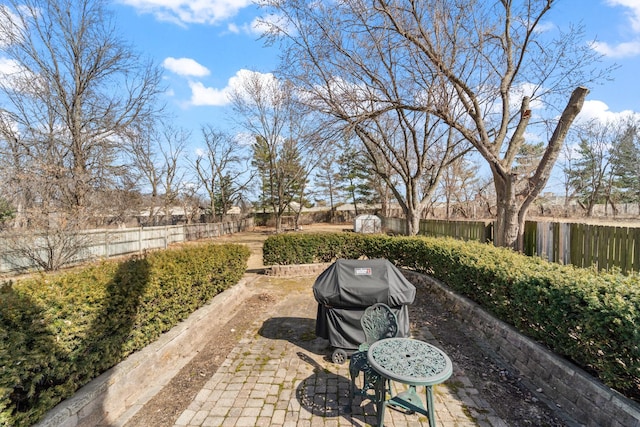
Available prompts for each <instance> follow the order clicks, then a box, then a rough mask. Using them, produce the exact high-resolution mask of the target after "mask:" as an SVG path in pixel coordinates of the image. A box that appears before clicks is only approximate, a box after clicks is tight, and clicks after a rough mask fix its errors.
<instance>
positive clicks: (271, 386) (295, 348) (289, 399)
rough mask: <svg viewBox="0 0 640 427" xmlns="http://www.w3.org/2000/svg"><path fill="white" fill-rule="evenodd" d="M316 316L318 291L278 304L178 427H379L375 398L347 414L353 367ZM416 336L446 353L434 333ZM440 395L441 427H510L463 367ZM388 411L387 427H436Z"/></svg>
mask: <svg viewBox="0 0 640 427" xmlns="http://www.w3.org/2000/svg"><path fill="white" fill-rule="evenodd" d="M301 280H302V279H301ZM305 280H306V281H310V280H311V283H312V279H309V278H307V279H305ZM258 282H259V281H258ZM256 286H259V284H257V285H256ZM315 314H316V303H315V300H314V299H313V295H312V293H311V287H310V286H307V287H306V288H304V289H303V290H299V291H296V292H293V293H288V294H287V296H286V298H284V299H283V300H281V301H278V302H276V303H274V305H273V306H272V308H271V310H270V312H269V313H268V316H267V318H266V319H257V320H256V321H255V323H254V324H253V326H252V327H251V328H250V329H249V330H248V331H247V332H246V333H245V335H244V337H243V338H242V339H241V340H240V341H239V342H238V344H237V346H236V347H235V348H234V349H233V351H232V352H231V353H230V354H229V355H228V357H227V359H226V360H225V362H224V363H223V364H222V365H221V367H220V369H218V371H217V372H216V373H215V374H214V375H213V376H212V377H211V378H210V379H209V381H208V382H207V383H206V385H205V386H204V387H203V388H202V389H201V390H200V392H199V393H198V394H197V396H196V398H195V399H194V401H193V402H192V404H191V405H190V406H189V407H188V408H187V409H186V410H185V411H184V412H183V413H182V414H181V415H180V417H179V418H178V420H177V421H176V423H175V426H181V427H195V426H366V425H375V424H376V415H375V407H374V405H373V404H372V402H371V401H370V400H369V399H361V398H360V397H356V400H355V402H354V407H353V408H352V411H351V413H349V411H348V410H347V407H348V391H349V372H348V363H345V364H343V365H336V364H334V363H332V362H331V361H330V360H329V358H328V357H327V356H328V355H329V354H330V350H329V348H327V346H328V342H327V341H326V340H324V339H321V338H316V337H315V334H314V330H315ZM412 334H413V336H414V337H417V338H420V339H424V340H425V341H427V342H430V343H431V344H434V345H436V346H438V342H437V341H436V340H434V339H433V336H432V335H431V334H430V333H429V331H428V330H426V329H423V330H421V331H412ZM434 389H435V410H436V419H437V424H438V426H443V427H453V426H459V427H463V426H506V423H504V421H503V420H501V419H500V418H498V417H497V416H496V415H495V413H494V412H493V410H492V408H491V406H490V405H489V404H488V403H487V402H486V401H484V400H483V399H482V397H481V396H480V394H479V393H478V391H477V390H476V389H475V388H474V387H473V385H472V384H471V382H470V381H469V380H468V379H467V378H466V377H464V376H463V375H461V374H460V372H459V371H458V370H457V369H456V367H455V361H454V374H453V376H452V377H451V378H450V379H449V380H448V381H447V382H446V383H444V384H441V385H438V386H436V387H435V388H434ZM387 411H388V412H387V414H386V420H385V421H386V422H385V425H386V426H403V427H404V426H423V425H424V426H427V425H429V423H428V420H427V418H426V417H424V416H422V415H416V414H405V413H402V412H400V411H396V410H392V409H388V410H387Z"/></svg>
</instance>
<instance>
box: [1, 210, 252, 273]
mask: <svg viewBox="0 0 640 427" xmlns="http://www.w3.org/2000/svg"><path fill="white" fill-rule="evenodd" d="M251 227H253V218H246V219H243V220H240V221H231V222H224V223H214V224H184V225H170V226H161V227H137V228H123V229H101V230H87V231H86V232H83V233H82V234H81V236H82V238H81V241H82V245H83V247H82V250H81V251H79V254H78V256H76V257H75V258H74V259H73V261H72V263H71V264H80V263H82V262H87V261H92V260H95V259H103V258H110V257H116V256H120V255H127V254H133V253H142V252H144V251H147V250H153V249H166V248H167V247H168V246H169V245H170V244H172V243H179V242H186V241H193V240H199V239H209V238H213V237H219V236H222V235H225V234H231V233H236V232H239V231H243V230H246V229H247V228H251ZM35 241H37V236H36V239H35ZM45 250H46V248H43V249H42V251H45ZM34 267H35V265H32V264H31V262H30V261H29V260H27V259H24V258H18V257H17V255H16V254H15V253H14V252H12V251H11V249H10V245H9V244H8V243H7V242H4V241H3V240H2V239H0V274H2V273H12V272H15V271H19V270H29V269H32V268H34Z"/></svg>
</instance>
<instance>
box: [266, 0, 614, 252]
mask: <svg viewBox="0 0 640 427" xmlns="http://www.w3.org/2000/svg"><path fill="white" fill-rule="evenodd" d="M555 3H556V1H555V0H519V1H509V2H505V1H498V0H494V1H484V0H470V1H464V2H461V1H457V0H420V1H417V0H373V1H372V2H364V1H361V0H345V1H342V2H339V3H331V4H324V3H321V2H305V1H300V0H274V1H270V0H265V2H264V5H265V6H266V7H267V8H268V9H269V10H270V11H273V12H275V13H277V14H278V15H279V16H281V17H282V19H281V20H279V21H277V22H275V23H273V22H274V21H271V22H272V24H271V26H270V33H269V34H270V35H271V36H273V37H274V40H276V39H280V40H282V41H284V43H285V44H286V48H285V49H283V50H284V51H285V54H284V60H285V63H286V64H287V69H286V72H288V74H291V75H292V76H291V77H290V78H292V79H294V81H295V82H296V84H297V85H304V86H305V87H306V88H307V89H308V90H309V92H310V93H313V94H314V95H315V96H317V97H319V98H320V100H321V101H322V104H323V105H325V106H327V111H326V112H327V113H329V114H332V115H334V116H337V117H339V118H340V119H343V120H344V119H347V120H352V121H353V120H355V121H356V122H357V123H360V122H361V121H362V120H365V119H369V118H372V117H376V116H380V115H382V114H383V113H386V112H389V111H391V110H396V111H417V112H421V113H424V114H428V115H431V116H433V117H435V118H437V119H438V120H440V121H441V122H442V123H443V124H444V125H446V126H449V127H451V128H452V129H455V131H456V132H457V133H459V134H460V135H462V136H463V137H464V138H465V139H466V140H467V141H468V142H469V143H470V144H472V145H473V146H474V147H475V149H476V150H477V151H478V152H479V153H480V154H481V156H482V157H483V158H484V159H485V161H486V162H487V165H488V166H489V168H490V170H491V172H492V174H493V178H494V186H495V190H496V195H497V202H498V206H497V207H498V209H497V218H496V229H495V243H496V244H498V245H500V246H509V247H513V248H519V247H520V245H521V243H522V242H521V237H522V232H523V225H524V219H525V216H526V213H527V210H528V208H529V206H530V204H531V203H532V202H533V200H534V199H535V198H536V197H537V195H538V194H539V193H540V191H542V189H543V188H544V186H545V185H546V183H547V181H548V179H549V175H550V173H551V169H552V167H553V165H554V163H555V161H556V159H557V157H558V153H559V151H560V150H561V147H562V144H563V142H564V139H565V137H566V134H567V131H568V129H569V127H570V126H571V124H572V122H573V121H574V119H575V117H576V116H577V115H578V113H579V112H580V110H581V108H582V103H583V102H584V99H585V97H586V95H587V93H588V90H587V89H586V88H585V87H584V86H586V85H589V84H591V83H593V82H594V81H596V80H598V79H601V78H603V77H605V76H606V75H607V72H608V70H602V69H600V68H598V63H599V61H598V59H599V55H598V54H597V53H595V51H593V50H591V49H590V47H589V45H588V44H587V43H586V42H585V41H584V40H582V34H583V33H582V31H581V29H580V28H571V29H570V30H569V31H568V32H561V31H559V30H558V29H555V30H553V31H544V29H543V25H542V23H543V21H544V19H545V18H546V17H547V16H548V15H550V13H551V11H552V9H553V6H554V5H555ZM373 58H377V59H378V60H377V61H373V60H372V59H373ZM354 76H359V79H358V80H354V79H353V78H354ZM296 77H297V79H296ZM345 94H346V95H345ZM567 99H568V101H567ZM563 106H564V108H563ZM545 133H547V134H548V136H546V137H545V136H544V135H545ZM532 134H537V135H542V138H545V139H546V141H545V144H544V152H543V155H542V157H541V158H540V161H539V163H538V166H537V168H535V169H533V170H532V171H531V173H530V174H529V175H518V174H517V173H516V171H514V169H513V167H514V163H515V159H516V156H517V155H518V154H519V152H520V150H521V148H522V147H523V144H524V143H525V141H526V140H527V138H529V135H532ZM534 142H537V141H534Z"/></svg>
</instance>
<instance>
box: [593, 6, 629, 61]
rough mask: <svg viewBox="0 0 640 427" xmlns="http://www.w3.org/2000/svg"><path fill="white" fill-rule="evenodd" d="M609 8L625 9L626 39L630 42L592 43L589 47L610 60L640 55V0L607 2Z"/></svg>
mask: <svg viewBox="0 0 640 427" xmlns="http://www.w3.org/2000/svg"><path fill="white" fill-rule="evenodd" d="M606 3H607V5H609V6H620V7H623V8H625V9H626V10H625V12H624V14H625V15H626V16H627V20H628V23H629V28H628V31H627V34H626V35H625V36H626V37H630V38H631V40H628V41H624V42H621V43H617V44H610V43H606V42H594V43H592V44H591V47H592V48H593V49H594V50H595V51H596V52H598V53H600V54H602V55H604V56H608V57H611V58H629V57H632V56H637V55H640V0H607V2H606ZM625 29H626V28H625Z"/></svg>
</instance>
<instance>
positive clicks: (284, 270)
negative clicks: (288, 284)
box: [265, 263, 331, 276]
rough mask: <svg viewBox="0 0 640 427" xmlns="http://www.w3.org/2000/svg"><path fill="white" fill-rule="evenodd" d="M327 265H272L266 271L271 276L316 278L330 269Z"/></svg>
mask: <svg viewBox="0 0 640 427" xmlns="http://www.w3.org/2000/svg"><path fill="white" fill-rule="evenodd" d="M330 265H331V263H325V264H294V265H272V266H271V267H270V268H267V269H266V270H265V272H266V274H267V275H269V276H316V275H319V274H320V273H322V272H323V271H324V270H326V269H327V267H329V266H330Z"/></svg>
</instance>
